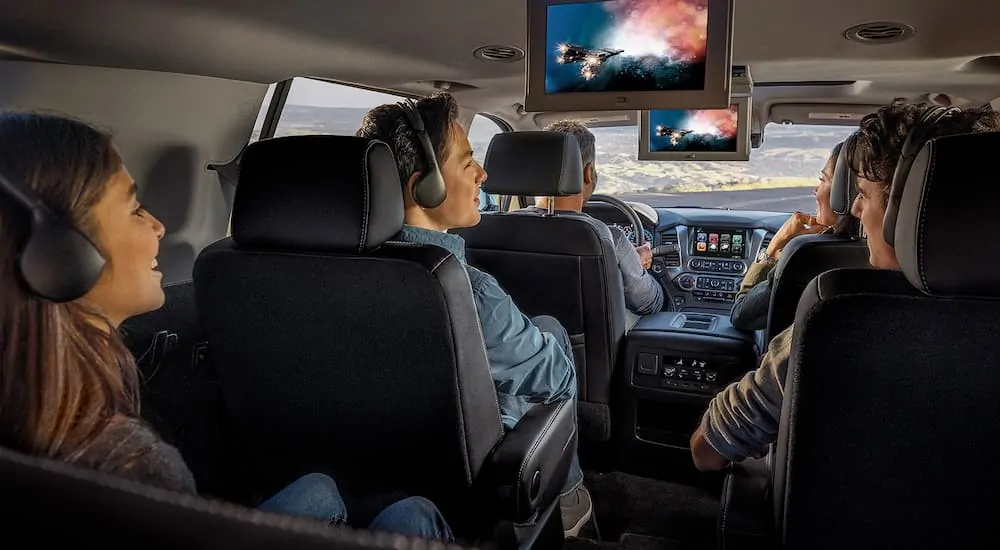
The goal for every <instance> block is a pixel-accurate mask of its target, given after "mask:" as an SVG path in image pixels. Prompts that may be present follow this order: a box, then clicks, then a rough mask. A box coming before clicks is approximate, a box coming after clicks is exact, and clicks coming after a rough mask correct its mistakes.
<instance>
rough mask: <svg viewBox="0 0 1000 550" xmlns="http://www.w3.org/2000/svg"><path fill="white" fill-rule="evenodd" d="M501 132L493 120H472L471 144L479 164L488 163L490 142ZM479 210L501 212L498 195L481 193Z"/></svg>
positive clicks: (480, 117)
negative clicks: (487, 153) (487, 156)
mask: <svg viewBox="0 0 1000 550" xmlns="http://www.w3.org/2000/svg"><path fill="white" fill-rule="evenodd" d="M500 132H503V128H501V127H500V125H499V124H497V123H496V122H494V121H493V119H491V118H488V117H485V116H483V115H476V118H474V119H472V124H471V125H470V126H469V144H470V145H472V156H473V157H474V158H475V159H476V161H477V162H479V164H485V163H486V150H487V149H489V147H490V140H491V139H493V136H495V135H497V134H499V133H500ZM479 209H480V210H481V211H483V212H494V211H497V210H500V200H499V198H498V197H497V196H496V195H489V194H487V193H486V192H485V191H480V193H479Z"/></svg>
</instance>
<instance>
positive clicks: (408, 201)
mask: <svg viewBox="0 0 1000 550" xmlns="http://www.w3.org/2000/svg"><path fill="white" fill-rule="evenodd" d="M416 110H417V112H418V113H419V116H420V117H421V120H422V122H423V124H424V128H425V130H426V132H427V134H428V137H429V138H430V142H431V145H432V146H433V147H434V156H435V158H436V160H437V164H438V167H439V170H440V172H441V176H442V178H443V180H444V184H445V188H446V189H447V197H446V198H445V199H444V202H443V203H441V204H440V205H439V206H437V207H436V208H424V207H422V206H420V205H419V204H417V202H416V201H415V199H414V197H413V186H414V183H416V182H417V180H418V178H419V177H420V175H421V173H422V172H424V171H426V170H428V165H427V162H428V161H427V160H426V159H424V157H423V149H422V147H421V145H420V142H419V140H418V138H417V133H416V131H415V130H414V128H413V127H412V126H411V124H410V122H409V120H408V119H407V117H406V114H405V113H404V111H403V108H402V107H401V106H400V105H399V104H391V103H390V104H386V105H380V106H378V107H375V108H374V109H372V110H370V111H368V113H367V114H366V115H365V116H364V119H363V120H362V121H361V128H360V129H358V131H357V133H356V135H357V136H358V137H365V138H372V139H378V140H381V141H384V142H385V143H387V144H388V145H389V147H390V148H391V149H392V152H393V155H394V156H395V158H396V165H397V168H398V169H399V178H400V181H401V182H402V184H403V200H404V203H405V215H404V220H405V223H404V225H403V230H402V231H401V232H400V233H399V235H397V236H396V239H397V240H400V241H404V242H411V243H419V244H429V245H435V246H439V247H441V248H444V249H445V250H447V251H449V252H451V253H452V254H454V255H455V257H456V258H458V260H459V261H461V262H462V264H463V265H464V266H465V269H466V271H467V272H468V274H469V282H470V283H471V284H472V294H473V298H474V299H475V303H476V312H477V313H478V314H479V325H480V328H481V329H482V333H483V343H484V345H485V346H486V355H487V357H488V359H489V362H490V370H491V371H492V374H493V382H494V384H495V386H496V390H497V398H498V399H499V404H500V418H501V420H502V421H503V425H504V428H505V429H508V430H510V429H512V428H513V427H514V426H515V425H516V424H517V422H518V420H520V419H521V417H522V416H523V415H524V413H525V412H527V411H528V410H529V409H530V408H531V407H532V406H534V404H536V403H553V402H556V401H562V400H573V401H574V407H573V411H574V415H575V414H576V407H575V400H576V395H577V381H576V366H575V365H574V361H573V348H572V345H571V343H570V340H569V334H568V333H567V332H566V329H565V328H564V327H563V326H562V325H561V324H560V323H559V321H558V320H556V319H555V318H554V317H550V316H538V317H534V318H531V319H529V318H528V317H527V316H526V315H524V313H522V312H521V311H520V310H519V309H518V308H517V306H516V305H515V304H514V301H513V299H511V297H510V295H509V294H507V292H506V291H504V289H503V288H501V286H500V283H499V282H497V280H496V279H495V278H494V277H493V276H492V275H490V274H488V273H485V272H483V271H481V270H479V269H476V268H474V267H472V266H470V265H468V264H467V263H466V261H465V240H464V239H463V238H462V237H460V236H458V235H452V234H450V233H448V230H449V229H456V228H461V227H472V226H474V225H476V224H478V223H479V219H480V215H481V214H480V211H479V202H480V198H479V193H480V190H481V187H482V184H483V182H484V181H486V171H485V170H483V167H482V166H480V165H479V163H478V162H476V160H475V159H474V158H473V156H472V147H471V146H470V145H469V139H468V136H467V135H466V133H465V129H464V128H462V126H461V124H459V122H458V103H457V102H456V101H455V99H454V97H452V96H451V94H448V93H446V92H440V93H437V94H435V95H433V96H431V97H425V98H422V99H420V101H417V102H416ZM560 507H561V509H562V520H563V527H564V529H565V534H566V536H567V537H570V536H576V535H577V534H578V533H579V531H580V529H581V528H582V527H583V525H584V524H585V523H586V522H587V520H589V519H590V517H591V515H592V513H593V504H592V502H591V498H590V493H589V492H588V491H587V489H586V488H585V487H584V486H583V470H581V469H580V462H579V458H578V456H577V453H576V449H575V448H574V449H573V462H572V465H571V466H570V471H569V475H568V476H567V479H566V484H565V486H564V487H563V491H562V498H561V500H560Z"/></svg>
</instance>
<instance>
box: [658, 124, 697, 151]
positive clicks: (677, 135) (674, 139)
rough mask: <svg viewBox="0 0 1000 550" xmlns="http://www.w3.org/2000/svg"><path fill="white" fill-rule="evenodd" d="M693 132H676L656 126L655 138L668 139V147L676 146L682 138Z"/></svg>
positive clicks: (665, 127) (669, 128) (666, 127)
mask: <svg viewBox="0 0 1000 550" xmlns="http://www.w3.org/2000/svg"><path fill="white" fill-rule="evenodd" d="M692 132H694V130H678V129H676V128H671V127H669V126H657V127H656V137H665V138H670V145H674V146H676V145H677V144H678V143H680V141H681V139H683V138H684V136H686V135H688V134H690V133H692Z"/></svg>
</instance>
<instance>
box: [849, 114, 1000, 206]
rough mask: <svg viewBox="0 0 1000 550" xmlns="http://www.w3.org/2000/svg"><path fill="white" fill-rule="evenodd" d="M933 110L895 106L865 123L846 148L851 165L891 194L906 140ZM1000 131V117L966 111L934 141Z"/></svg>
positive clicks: (940, 128)
mask: <svg viewBox="0 0 1000 550" xmlns="http://www.w3.org/2000/svg"><path fill="white" fill-rule="evenodd" d="M933 107H935V106H934V105H932V104H929V103H911V104H906V103H900V104H893V105H888V106H885V107H882V108H881V109H879V110H878V111H875V112H874V113H872V114H870V115H868V116H866V117H865V118H863V119H861V124H860V126H859V129H858V132H857V134H856V136H855V138H854V139H851V140H849V141H848V143H847V145H846V146H845V147H844V151H843V154H846V155H847V162H848V165H849V166H850V167H851V169H852V170H854V171H855V172H856V173H857V174H858V175H859V176H861V177H862V178H865V179H866V180H868V181H871V182H875V183H879V184H881V186H882V188H883V191H885V192H886V193H888V192H889V187H890V185H891V184H892V175H893V172H894V171H895V170H896V164H897V163H898V162H899V157H900V155H901V154H902V149H903V142H904V141H906V136H907V135H908V134H909V133H910V130H912V129H913V127H914V126H916V124H917V122H918V121H919V120H920V118H921V117H922V116H923V115H924V113H926V112H927V111H928V110H930V109H932V108H933ZM997 130H1000V113H997V112H994V111H993V110H992V109H988V108H985V107H979V108H972V109H962V110H961V111H958V112H957V113H955V114H953V115H951V116H949V117H948V118H945V119H944V120H942V121H940V122H938V124H937V125H936V126H935V128H934V130H933V131H932V132H931V133H930V137H940V136H947V135H953V134H967V133H973V132H993V131H997Z"/></svg>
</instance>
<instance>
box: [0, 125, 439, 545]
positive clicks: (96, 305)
mask: <svg viewBox="0 0 1000 550" xmlns="http://www.w3.org/2000/svg"><path fill="white" fill-rule="evenodd" d="M0 176H2V177H3V178H5V179H6V180H7V181H8V185H10V186H19V187H17V188H16V192H12V191H10V190H9V189H7V190H4V191H3V192H2V193H0V445H3V446H5V447H9V448H12V449H15V450H18V451H21V452H25V453H29V454H33V455H37V456H44V457H48V458H53V459H57V460H62V461H66V462H71V463H75V464H78V465H80V466H84V467H88V468H92V469H95V470H99V471H102V472H107V473H109V474H113V475H118V476H122V477H126V478H130V479H133V480H135V481H139V482H142V483H145V484H149V485H154V486H157V487H161V488H164V489H168V490H173V491H179V492H185V493H195V491H196V488H195V480H194V478H193V476H192V475H191V472H190V470H188V468H187V466H186V465H185V463H184V460H183V459H182V458H181V455H180V453H179V452H178V451H177V449H175V448H174V447H172V446H171V445H169V444H167V443H166V442H164V441H162V440H161V439H160V438H159V437H158V436H157V435H156V433H155V432H154V431H153V430H152V429H150V428H149V427H148V426H147V425H146V424H145V423H144V422H143V421H142V420H141V418H140V416H139V391H138V381H137V380H138V375H137V369H136V365H135V362H134V360H133V358H132V356H131V354H129V352H128V350H127V349H126V348H125V346H124V344H123V343H122V340H121V338H120V337H119V335H118V331H117V327H118V326H119V324H120V323H121V322H123V321H124V320H126V319H128V318H129V317H132V316H134V315H138V314H141V313H145V312H148V311H152V310H155V309H158V308H159V307H161V306H162V305H163V302H164V294H163V290H162V287H161V282H160V279H161V277H162V276H161V274H160V273H159V271H157V260H156V256H157V253H158V251H159V241H160V239H161V238H162V237H163V235H164V232H165V229H164V227H163V225H162V224H161V223H160V222H159V220H157V219H156V218H155V217H153V215H152V214H150V213H149V212H148V211H147V210H146V209H145V208H144V207H143V206H142V205H141V204H140V203H139V200H138V193H137V187H136V184H135V182H134V181H133V179H132V177H131V175H130V174H129V172H128V170H126V168H125V166H124V163H123V162H122V158H121V156H120V155H119V154H118V152H117V150H116V149H115V147H114V145H113V144H112V141H111V138H110V137H109V136H108V135H107V134H105V133H103V132H100V131H98V130H96V129H95V128H93V127H91V126H89V125H87V124H85V123H82V122H79V121H76V120H72V119H69V118H64V117H61V116H54V115H48V114H35V113H0ZM18 194H24V195H25V196H27V194H30V195H32V196H33V197H37V198H38V199H39V200H40V201H41V203H43V204H44V206H45V207H46V208H47V210H48V211H49V212H51V213H52V214H54V215H55V216H57V217H59V218H60V219H61V220H62V221H64V222H68V224H69V225H70V226H72V227H73V228H75V229H76V231H79V232H80V233H82V234H83V235H84V236H86V237H87V238H88V239H89V240H90V242H91V244H92V245H93V246H94V247H95V248H96V251H97V252H98V253H99V254H100V256H101V257H103V260H104V262H103V267H102V268H101V270H100V274H99V276H97V277H96V282H93V283H92V284H89V289H87V290H86V292H85V293H82V296H79V297H77V298H75V299H71V300H69V301H57V300H53V299H47V298H45V297H43V295H44V293H40V292H39V291H38V289H37V288H35V287H33V286H32V285H31V284H30V281H29V280H28V279H29V277H26V275H25V272H24V270H23V269H21V267H19V266H21V264H20V263H19V257H20V255H21V254H22V253H23V252H24V249H25V245H26V243H27V241H28V240H29V237H30V236H31V232H32V230H33V227H32V216H31V210H30V208H28V207H26V206H25V205H24V204H23V201H18V200H15V196H16V195H18ZM52 263H53V264H56V265H54V267H53V269H59V267H58V265H57V264H58V261H54V262H52ZM260 508H261V509H263V510H267V511H270V512H275V513H281V514H287V515H296V516H305V517H311V518H315V519H319V520H322V521H325V522H328V523H340V522H345V521H346V517H347V516H346V510H345V506H344V503H343V500H342V499H341V497H340V494H339V492H338V490H337V486H336V483H334V481H333V479H331V478H330V477H328V476H325V475H322V474H309V475H306V476H304V477H302V478H300V479H298V480H296V481H295V482H293V483H292V484H291V485H289V486H288V487H286V488H285V489H283V490H282V491H281V492H279V493H278V494H277V495H275V496H274V497H272V498H271V499H269V500H268V501H266V502H265V503H264V504H263V505H261V507H260ZM369 528H370V529H372V530H376V531H389V532H395V533H402V534H411V535H416V536H423V537H427V538H441V539H450V538H451V532H450V531H449V529H448V526H447V524H446V523H445V522H444V519H443V518H442V517H441V515H440V513H439V512H438V510H437V508H436V507H435V506H434V505H433V504H432V503H430V502H429V501H427V500H426V499H422V498H419V497H411V498H407V499H404V500H401V501H399V502H396V503H395V504H393V505H391V506H389V507H387V508H386V509H385V510H383V511H382V513H381V514H379V516H378V517H377V518H376V519H375V521H374V522H373V523H372V524H371V525H370V526H369Z"/></svg>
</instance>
